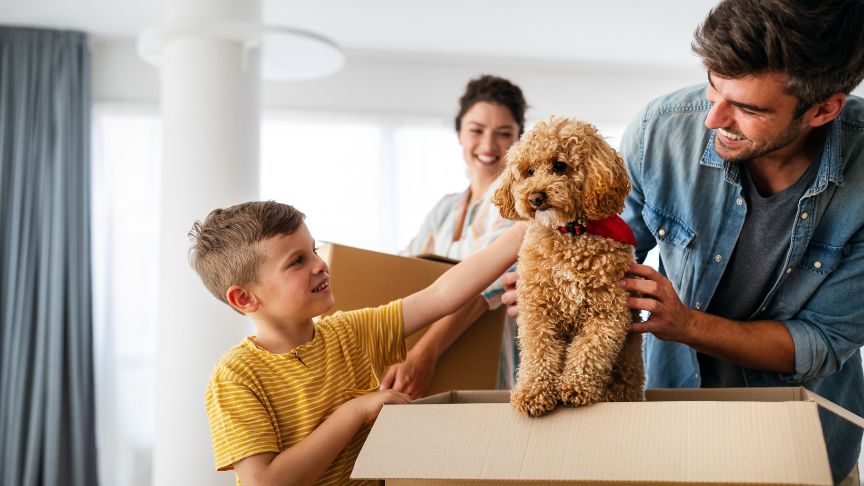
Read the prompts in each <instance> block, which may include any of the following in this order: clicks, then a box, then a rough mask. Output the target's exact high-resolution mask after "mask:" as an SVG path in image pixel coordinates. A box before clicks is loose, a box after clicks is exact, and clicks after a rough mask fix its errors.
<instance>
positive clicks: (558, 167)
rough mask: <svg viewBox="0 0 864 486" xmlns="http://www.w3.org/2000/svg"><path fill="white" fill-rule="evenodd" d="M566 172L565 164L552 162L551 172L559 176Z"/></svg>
mask: <svg viewBox="0 0 864 486" xmlns="http://www.w3.org/2000/svg"><path fill="white" fill-rule="evenodd" d="M566 170H567V164H566V163H564V162H561V161H557V160H556V161H555V162H552V172H555V173H556V174H560V173H562V172H564V171H566Z"/></svg>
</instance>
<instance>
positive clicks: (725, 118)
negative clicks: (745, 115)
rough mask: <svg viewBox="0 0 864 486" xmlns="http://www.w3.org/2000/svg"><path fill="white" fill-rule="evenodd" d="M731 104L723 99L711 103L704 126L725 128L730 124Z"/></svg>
mask: <svg viewBox="0 0 864 486" xmlns="http://www.w3.org/2000/svg"><path fill="white" fill-rule="evenodd" d="M730 109H731V105H729V103H727V102H725V101H718V102H716V103H714V104H713V105H711V109H710V110H708V116H706V117H705V126H706V127H707V128H710V129H712V130H713V129H715V128H726V127H728V126H730V125H731V124H732V116H731V110H730Z"/></svg>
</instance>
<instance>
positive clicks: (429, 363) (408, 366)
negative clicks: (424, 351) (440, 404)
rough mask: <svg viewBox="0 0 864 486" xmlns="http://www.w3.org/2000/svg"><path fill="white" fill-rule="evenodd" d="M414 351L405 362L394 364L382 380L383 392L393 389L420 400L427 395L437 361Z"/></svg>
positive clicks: (410, 352) (409, 353)
mask: <svg viewBox="0 0 864 486" xmlns="http://www.w3.org/2000/svg"><path fill="white" fill-rule="evenodd" d="M413 351H414V350H411V351H409V352H408V356H407V357H406V358H405V361H403V362H402V363H397V364H394V365H393V366H391V367H390V369H389V370H387V374H386V375H384V379H383V380H381V389H382V390H387V389H391V388H392V389H393V390H396V391H400V392H403V393H407V394H408V395H409V396H410V397H411V398H412V399H415V398H420V397H422V396H423V394H424V393H426V390H428V389H429V385H430V384H431V383H432V377H433V376H434V375H435V361H434V360H432V359H431V358H424V357H423V356H420V355H419V354H418V353H414V352H413Z"/></svg>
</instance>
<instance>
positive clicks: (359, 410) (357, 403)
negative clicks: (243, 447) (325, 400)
mask: <svg viewBox="0 0 864 486" xmlns="http://www.w3.org/2000/svg"><path fill="white" fill-rule="evenodd" d="M409 401H410V398H409V397H408V395H405V394H404V393H399V392H396V391H393V390H384V391H379V392H375V393H370V394H368V395H363V396H360V397H357V398H354V399H352V400H349V401H347V402H345V403H344V404H342V405H340V406H339V407H338V408H337V409H336V410H335V411H334V412H333V413H332V414H330V416H329V417H327V420H325V421H324V422H323V423H322V424H321V425H319V426H318V427H317V428H316V429H315V430H314V431H312V433H310V434H309V435H307V436H306V437H305V438H304V439H303V440H301V441H300V442H299V443H297V444H295V445H293V446H291V447H289V448H288V449H286V450H284V451H282V452H280V453H279V454H275V453H272V452H270V453H264V454H256V455H254V456H249V457H247V458H245V459H241V460H239V461H237V462H236V463H234V470H235V471H237V476H239V477H240V481H241V482H242V483H243V484H244V485H245V486H270V485H277V484H278V485H286V484H292V485H293V484H311V483H313V482H314V481H315V480H316V479H318V478H319V477H321V475H322V474H324V471H326V470H327V467H328V466H330V464H331V463H332V462H333V460H334V459H335V458H336V456H337V455H339V452H340V451H342V449H343V448H345V446H346V445H347V444H348V442H350V441H351V438H352V437H354V435H355V434H356V433H357V431H359V430H360V427H361V426H362V425H363V424H364V423H372V422H374V421H375V418H376V417H377V416H378V412H380V411H381V407H382V406H383V405H384V404H385V403H408V402H409Z"/></svg>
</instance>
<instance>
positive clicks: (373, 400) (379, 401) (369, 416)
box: [344, 390, 411, 424]
mask: <svg viewBox="0 0 864 486" xmlns="http://www.w3.org/2000/svg"><path fill="white" fill-rule="evenodd" d="M410 402H411V397H409V396H408V395H407V394H405V393H401V392H397V391H395V390H381V391H376V392H372V393H369V394H367V395H363V396H359V397H357V398H354V399H351V400H349V401H347V402H345V405H344V406H346V407H349V408H350V409H351V411H352V412H354V413H355V414H357V416H358V417H359V418H360V420H361V421H362V422H363V423H364V424H371V423H372V422H374V421H375V419H376V418H378V413H379V412H381V407H383V406H384V404H385V403H390V404H406V403H410Z"/></svg>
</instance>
